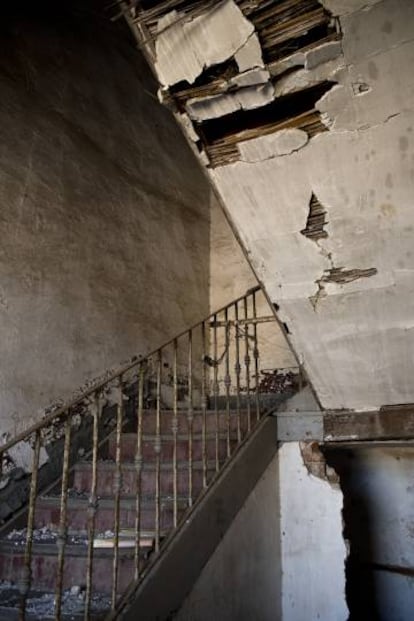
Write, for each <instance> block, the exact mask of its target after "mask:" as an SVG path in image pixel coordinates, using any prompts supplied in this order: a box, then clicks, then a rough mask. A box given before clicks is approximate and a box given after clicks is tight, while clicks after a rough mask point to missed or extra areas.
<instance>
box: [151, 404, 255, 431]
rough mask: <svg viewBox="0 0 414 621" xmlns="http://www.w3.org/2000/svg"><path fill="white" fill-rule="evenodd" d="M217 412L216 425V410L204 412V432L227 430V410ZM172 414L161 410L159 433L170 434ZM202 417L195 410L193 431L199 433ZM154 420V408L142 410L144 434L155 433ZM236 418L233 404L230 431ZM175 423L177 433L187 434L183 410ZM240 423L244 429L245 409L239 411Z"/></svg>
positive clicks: (187, 427) (186, 416)
mask: <svg viewBox="0 0 414 621" xmlns="http://www.w3.org/2000/svg"><path fill="white" fill-rule="evenodd" d="M251 408H252V410H251V412H252V413H251V417H252V420H253V416H254V414H253V410H254V408H253V403H252V406H251ZM217 414H218V427H217V420H216V412H215V410H207V412H206V432H207V433H215V431H216V430H217V428H218V430H219V431H222V432H225V431H226V430H227V412H226V410H224V409H220V410H218V412H217ZM173 418H174V414H173V412H172V410H162V411H161V416H160V423H161V434H171V433H172V425H173ZM203 419H204V415H203V413H202V411H200V410H195V411H194V413H193V423H192V425H193V432H194V433H201V432H202V428H203ZM156 420H157V413H156V411H155V410H144V413H143V417H142V431H143V433H144V434H155V432H156ZM237 420H238V415H237V412H236V411H235V410H234V406H232V410H231V411H230V429H231V430H232V431H237V424H238V423H237ZM177 423H178V433H179V434H185V435H187V434H188V431H189V424H188V415H187V412H185V411H179V413H178V415H177ZM240 423H241V427H242V429H243V430H244V431H246V429H247V410H241V411H240Z"/></svg>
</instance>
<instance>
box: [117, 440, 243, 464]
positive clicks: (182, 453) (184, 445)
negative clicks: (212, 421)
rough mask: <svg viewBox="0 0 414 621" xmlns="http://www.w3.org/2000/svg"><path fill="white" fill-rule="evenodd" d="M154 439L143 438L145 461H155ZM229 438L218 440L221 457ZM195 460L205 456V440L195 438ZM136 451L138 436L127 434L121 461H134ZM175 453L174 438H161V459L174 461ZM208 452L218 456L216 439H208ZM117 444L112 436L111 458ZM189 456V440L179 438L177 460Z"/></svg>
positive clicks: (185, 459)
mask: <svg viewBox="0 0 414 621" xmlns="http://www.w3.org/2000/svg"><path fill="white" fill-rule="evenodd" d="M230 443H231V446H235V444H236V443H237V440H236V439H235V438H234V437H233V438H232V439H231V441H230ZM154 444H155V441H154V439H151V440H143V442H142V455H143V459H144V461H145V462H154V461H155V459H156V452H155V450H154ZM226 450H227V440H226V438H220V439H219V442H218V451H219V456H220V459H223V458H224V457H225V456H226ZM192 452H193V460H195V461H201V460H202V458H203V441H202V440H201V439H193V442H192ZM135 453H136V438H135V436H132V435H129V434H128V435H125V436H124V437H123V438H122V441H121V461H133V460H134V459H135ZM173 454H174V442H173V440H172V439H168V440H166V439H162V440H161V460H162V461H172V459H173ZM206 454H207V459H208V460H212V459H214V458H215V456H216V441H215V439H214V438H213V439H211V440H210V439H209V440H207V441H206ZM115 456H116V445H115V439H114V438H113V437H111V439H110V442H109V458H110V459H115ZM188 456H189V441H188V440H177V461H188Z"/></svg>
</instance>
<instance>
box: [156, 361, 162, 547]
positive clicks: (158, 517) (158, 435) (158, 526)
mask: <svg viewBox="0 0 414 621" xmlns="http://www.w3.org/2000/svg"><path fill="white" fill-rule="evenodd" d="M161 369H162V351H161V349H159V350H158V352H157V396H156V399H157V406H156V407H157V409H156V421H155V441H154V452H155V551H156V552H158V551H159V549H160V530H161Z"/></svg>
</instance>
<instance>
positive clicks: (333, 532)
mask: <svg viewBox="0 0 414 621" xmlns="http://www.w3.org/2000/svg"><path fill="white" fill-rule="evenodd" d="M315 457H317V458H318V455H315ZM315 464H316V462H315ZM279 481H280V499H281V507H280V513H281V532H282V567H283V575H282V614H283V619H285V621H305V620H306V621H307V620H308V619H312V620H314V619H319V620H320V621H345V620H346V619H348V616H349V613H348V610H347V605H346V600H345V559H346V557H347V548H346V545H345V541H344V539H343V534H342V530H343V524H342V507H343V496H342V493H341V491H340V489H339V488H338V486H336V485H331V484H330V483H328V481H327V480H326V479H324V478H319V477H318V476H314V475H313V474H310V473H309V472H308V470H307V468H306V466H305V464H304V462H303V458H302V455H301V451H300V446H299V443H297V442H288V443H285V444H282V446H281V448H280V450H279Z"/></svg>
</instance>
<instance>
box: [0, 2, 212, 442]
mask: <svg viewBox="0 0 414 621" xmlns="http://www.w3.org/2000/svg"><path fill="white" fill-rule="evenodd" d="M106 4H107V3H105V2H99V1H98V0H96V1H93V0H92V1H89V2H71V3H65V5H64V7H63V5H56V3H51V2H45V1H42V2H40V3H36V6H34V5H33V3H29V2H27V3H26V2H23V3H19V4H18V5H16V8H7V7H6V6H2V8H1V9H0V12H1V14H0V24H1V26H0V90H1V98H0V124H1V141H0V205H1V215H0V237H1V244H0V246H1V248H0V340H1V345H2V346H1V359H0V394H1V398H0V432H5V431H7V430H10V431H11V432H15V431H16V430H17V429H20V428H21V427H26V426H27V424H28V423H29V421H30V420H32V419H33V418H35V417H36V416H37V415H38V410H39V409H40V408H42V407H44V406H46V405H48V404H49V403H50V402H51V401H52V400H54V399H57V398H60V397H66V396H68V395H69V394H70V393H71V392H72V391H73V390H75V389H76V388H78V387H80V386H81V385H83V384H84V383H85V381H86V380H89V379H91V378H93V377H95V376H96V375H98V374H100V373H103V372H104V371H106V370H107V369H108V368H109V367H112V366H117V365H119V363H120V362H121V361H123V360H125V359H127V358H129V357H130V356H132V355H133V354H136V353H144V352H146V351H148V350H149V349H152V348H155V347H156V346H158V345H160V344H162V343H163V342H164V341H165V340H166V339H167V338H169V337H172V336H173V335H174V334H175V333H177V332H178V331H181V330H183V329H185V328H186V327H187V326H189V325H190V324H191V323H194V322H196V321H198V320H201V319H202V318H204V317H205V316H207V314H208V311H209V210H210V192H209V187H208V184H207V182H206V181H205V179H204V177H203V175H202V174H201V172H200V170H199V166H198V164H197V163H196V161H195V159H194V156H193V154H192V152H191V150H190V149H189V148H188V147H187V145H186V144H185V140H184V139H183V138H182V136H181V133H180V131H179V129H178V128H177V126H176V124H175V122H174V120H173V118H172V117H171V115H170V114H169V113H168V111H167V110H165V109H164V108H163V107H162V106H160V105H159V104H157V102H156V101H155V100H154V97H155V95H154V93H155V91H156V86H155V84H154V82H153V80H152V78H151V75H150V72H149V70H148V68H147V66H146V64H145V63H144V61H143V59H142V57H141V56H140V54H139V53H138V52H137V50H136V45H135V42H134V41H133V39H132V37H131V34H130V32H129V30H128V28H127V26H126V24H124V23H123V22H117V23H116V24H111V22H110V21H109V19H108V17H109V14H108V12H107V11H106V8H105V7H106Z"/></svg>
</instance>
